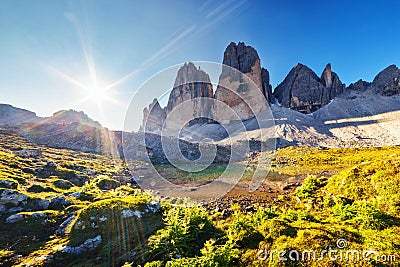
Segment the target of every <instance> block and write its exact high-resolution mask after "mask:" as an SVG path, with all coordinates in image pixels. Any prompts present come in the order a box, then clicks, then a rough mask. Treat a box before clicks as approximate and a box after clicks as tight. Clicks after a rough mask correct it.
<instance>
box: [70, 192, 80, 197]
mask: <svg viewBox="0 0 400 267" xmlns="http://www.w3.org/2000/svg"><path fill="white" fill-rule="evenodd" d="M81 194H82V192H75V193H71V194H69V196H70V197H75V198H80V197H81Z"/></svg>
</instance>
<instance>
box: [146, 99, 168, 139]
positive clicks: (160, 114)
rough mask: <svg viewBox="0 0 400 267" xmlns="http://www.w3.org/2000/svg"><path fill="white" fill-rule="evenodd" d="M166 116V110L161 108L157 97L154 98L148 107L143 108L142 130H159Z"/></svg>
mask: <svg viewBox="0 0 400 267" xmlns="http://www.w3.org/2000/svg"><path fill="white" fill-rule="evenodd" d="M166 117H167V113H166V111H165V110H164V109H163V108H161V106H160V103H158V100H157V98H154V99H153V102H152V103H151V104H150V105H149V107H148V108H144V110H143V123H142V127H143V130H144V131H146V132H157V131H159V130H160V129H161V128H162V126H163V124H164V121H165V118H166Z"/></svg>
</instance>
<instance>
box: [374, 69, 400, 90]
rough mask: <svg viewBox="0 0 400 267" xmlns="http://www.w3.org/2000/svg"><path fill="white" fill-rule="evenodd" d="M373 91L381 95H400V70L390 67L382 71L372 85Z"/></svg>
mask: <svg viewBox="0 0 400 267" xmlns="http://www.w3.org/2000/svg"><path fill="white" fill-rule="evenodd" d="M371 87H372V88H373V90H374V91H375V92H376V93H378V94H381V95H385V96H392V95H395V94H399V93H400V69H399V68H398V67H397V66H396V65H390V66H389V67H387V68H386V69H384V70H383V71H381V72H380V73H379V74H378V75H376V77H375V78H374V80H373V81H372V83H371Z"/></svg>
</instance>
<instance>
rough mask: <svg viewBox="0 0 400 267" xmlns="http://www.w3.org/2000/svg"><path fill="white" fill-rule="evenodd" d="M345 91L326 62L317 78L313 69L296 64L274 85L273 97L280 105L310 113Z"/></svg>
mask: <svg viewBox="0 0 400 267" xmlns="http://www.w3.org/2000/svg"><path fill="white" fill-rule="evenodd" d="M344 91H345V85H344V84H342V82H341V81H340V79H339V77H338V75H337V74H336V73H334V72H332V70H331V65H330V64H328V65H327V66H326V67H325V70H324V71H323V73H322V75H321V78H319V77H318V76H317V75H316V74H315V72H314V71H312V70H311V69H310V68H308V67H307V66H305V65H303V64H300V63H299V64H297V65H296V66H295V67H294V68H293V69H292V70H291V71H290V72H289V74H288V75H287V76H286V78H285V80H284V81H283V82H282V83H281V84H279V85H278V87H276V89H275V91H274V97H275V98H276V99H278V101H279V102H280V103H281V105H282V106H284V107H287V108H290V109H293V110H296V111H299V112H302V113H311V112H314V111H316V110H318V109H319V108H321V107H322V106H325V105H327V104H328V103H329V102H330V101H331V100H332V99H333V98H335V97H336V96H338V95H340V94H342V93H343V92H344Z"/></svg>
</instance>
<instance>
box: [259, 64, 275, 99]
mask: <svg viewBox="0 0 400 267" xmlns="http://www.w3.org/2000/svg"><path fill="white" fill-rule="evenodd" d="M261 81H262V89H263V94H264V96H265V98H266V99H267V101H268V103H271V102H272V98H273V96H272V86H271V83H270V80H269V72H268V70H267V69H264V68H261Z"/></svg>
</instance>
